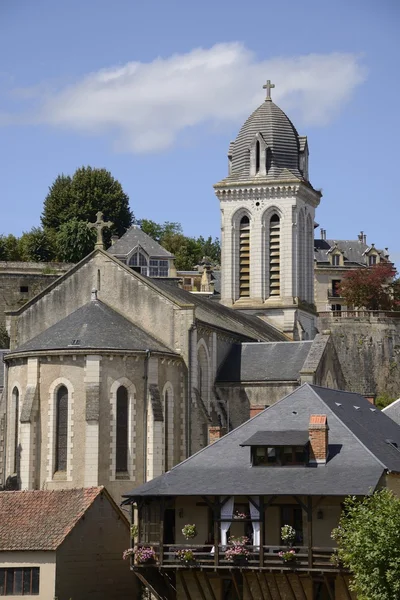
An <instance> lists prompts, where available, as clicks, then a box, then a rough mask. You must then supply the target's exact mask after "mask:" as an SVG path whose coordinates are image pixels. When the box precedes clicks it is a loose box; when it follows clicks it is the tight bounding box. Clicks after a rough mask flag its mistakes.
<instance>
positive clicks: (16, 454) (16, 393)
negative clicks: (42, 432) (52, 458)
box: [12, 387, 19, 473]
mask: <svg viewBox="0 0 400 600" xmlns="http://www.w3.org/2000/svg"><path fill="white" fill-rule="evenodd" d="M12 398H13V407H14V473H18V458H19V450H18V423H19V391H18V388H17V387H15V388H14V389H13V392H12Z"/></svg>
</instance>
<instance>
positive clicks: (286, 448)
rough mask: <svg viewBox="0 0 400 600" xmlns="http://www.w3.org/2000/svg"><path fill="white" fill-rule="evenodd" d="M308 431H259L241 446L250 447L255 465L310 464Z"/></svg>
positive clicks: (253, 464)
mask: <svg viewBox="0 0 400 600" xmlns="http://www.w3.org/2000/svg"><path fill="white" fill-rule="evenodd" d="M308 445H309V439H308V431H258V432H257V433H255V434H254V435H253V436H252V437H251V438H250V439H249V440H247V441H246V442H244V443H243V444H241V446H249V447H250V457H251V464H252V466H253V467H286V466H301V465H307V464H308Z"/></svg>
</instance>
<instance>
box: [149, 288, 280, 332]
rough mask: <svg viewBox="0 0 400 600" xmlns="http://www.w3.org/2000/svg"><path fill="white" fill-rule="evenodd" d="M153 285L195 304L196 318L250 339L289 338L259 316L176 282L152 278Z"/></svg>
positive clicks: (182, 302) (177, 300) (174, 297)
mask: <svg viewBox="0 0 400 600" xmlns="http://www.w3.org/2000/svg"><path fill="white" fill-rule="evenodd" d="M151 281H152V284H153V287H156V288H158V289H159V290H160V291H163V292H164V293H166V294H167V295H168V296H170V297H171V298H172V299H173V300H175V301H176V302H178V303H181V304H186V305H187V304H193V305H194V307H195V316H196V319H198V320H199V321H202V322H203V323H206V324H208V325H211V326H213V327H218V328H219V329H225V330H227V331H231V332H233V333H236V334H237V335H241V336H245V337H247V338H249V339H256V340H270V341H283V340H287V338H286V337H285V336H284V335H283V334H282V333H281V332H280V331H279V330H278V329H275V327H273V326H272V325H270V324H268V323H265V321H262V320H261V319H259V318H258V317H254V316H251V315H245V314H243V313H241V312H240V311H238V310H234V309H231V308H228V307H227V306H224V305H223V304H220V303H219V302H215V301H213V300H211V299H208V298H205V297H204V296H200V295H199V294H192V293H191V292H187V291H186V290H183V289H182V288H179V287H178V286H177V285H176V283H175V282H173V281H171V282H168V281H166V280H164V281H160V280H159V279H152V280H151Z"/></svg>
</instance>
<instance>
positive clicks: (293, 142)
mask: <svg viewBox="0 0 400 600" xmlns="http://www.w3.org/2000/svg"><path fill="white" fill-rule="evenodd" d="M257 133H260V134H261V135H262V137H263V139H264V141H265V143H266V144H267V146H268V148H270V151H271V153H272V163H271V168H270V169H269V171H268V173H267V176H266V177H265V176H264V177H262V179H263V180H265V179H266V180H267V181H268V180H272V179H279V180H282V179H288V180H293V179H299V180H303V175H302V173H301V172H300V170H299V151H300V146H299V144H300V142H299V135H298V133H297V131H296V129H295V127H294V125H293V123H292V122H291V121H290V119H289V118H288V117H287V116H286V115H285V113H284V112H283V110H281V109H280V108H279V106H277V105H276V104H274V102H272V101H271V100H266V101H265V102H263V103H262V104H261V106H259V107H258V108H257V109H256V110H255V111H254V112H253V113H252V114H251V115H250V117H249V118H248V119H247V121H246V122H245V123H244V125H243V126H242V128H241V130H240V131H239V133H238V136H237V138H236V140H235V141H234V142H233V143H232V142H231V144H230V147H229V152H230V153H231V154H232V169H231V174H230V175H229V176H228V177H227V178H225V179H224V180H223V182H224V183H228V182H234V181H241V180H248V179H249V178H250V153H249V149H250V146H251V144H252V143H253V141H254V138H255V136H256V134H257ZM302 140H303V142H302V143H303V144H304V143H305V140H304V138H302ZM255 179H257V176H256V177H255Z"/></svg>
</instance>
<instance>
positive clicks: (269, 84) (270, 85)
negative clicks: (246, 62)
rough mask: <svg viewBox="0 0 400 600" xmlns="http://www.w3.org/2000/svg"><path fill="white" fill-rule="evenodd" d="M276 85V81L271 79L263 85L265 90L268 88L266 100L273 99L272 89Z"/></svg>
mask: <svg viewBox="0 0 400 600" xmlns="http://www.w3.org/2000/svg"><path fill="white" fill-rule="evenodd" d="M274 87H275V84H274V83H271V80H270V79H268V81H267V83H266V84H265V85H263V90H267V97H266V98H265V99H266V100H271V90H272V89H273V88H274Z"/></svg>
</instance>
